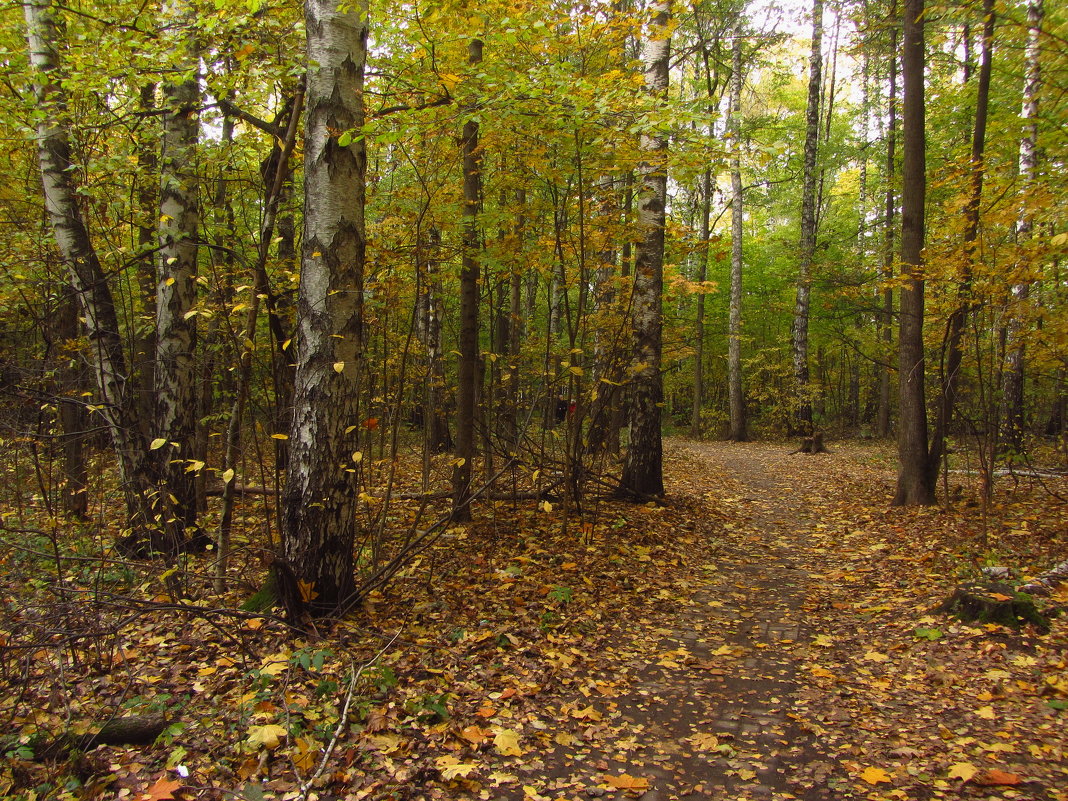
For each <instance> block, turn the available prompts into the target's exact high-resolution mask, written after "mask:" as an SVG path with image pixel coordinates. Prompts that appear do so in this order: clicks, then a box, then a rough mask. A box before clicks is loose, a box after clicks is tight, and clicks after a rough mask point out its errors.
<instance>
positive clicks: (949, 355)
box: [928, 0, 995, 475]
mask: <svg viewBox="0 0 1068 801" xmlns="http://www.w3.org/2000/svg"><path fill="white" fill-rule="evenodd" d="M983 14H984V16H985V20H984V22H983V50H982V55H981V56H980V61H979V81H978V86H977V87H976V100H975V126H974V128H973V129H972V154H971V165H970V166H971V175H970V179H971V180H970V184H971V185H970V187H969V194H968V203H967V205H966V206H965V207H964V241H963V243H962V244H963V251H964V253H963V255H964V265H963V268H962V271H961V276H960V289H959V295H960V299H959V303H958V305H957V308H955V309H954V310H953V312H952V313H951V314H950V316H949V321H948V323H947V326H946V342H945V356H944V363H943V364H942V369H941V371H940V376H939V378H940V383H941V386H940V392H939V397H938V408H937V411H936V417H935V426H934V431H933V433H932V436H931V450H930V454H929V456H928V460H929V462H930V464H929V465H928V470H929V471H930V472H932V473H934V474H936V475H937V473H938V469H939V465H940V464H941V462H942V457H943V456H944V455H945V452H946V439H947V438H948V437H949V429H950V426H951V425H952V422H953V410H954V407H955V406H956V403H957V385H958V382H959V373H960V366H961V362H962V361H963V358H964V349H963V348H962V346H961V341H962V339H963V337H964V326H965V323H966V322H967V319H968V314H969V313H970V311H971V308H972V298H971V290H972V272H973V265H974V264H975V251H976V248H977V246H978V242H979V207H980V203H981V202H982V199H983V176H984V174H985V172H986V165H985V164H984V161H983V159H984V149H985V146H986V120H987V107H988V105H989V101H990V72H991V61H992V54H991V50H992V48H993V43H994V25H995V17H994V0H983Z"/></svg>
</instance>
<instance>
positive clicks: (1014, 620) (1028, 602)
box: [937, 582, 1049, 633]
mask: <svg viewBox="0 0 1068 801" xmlns="http://www.w3.org/2000/svg"><path fill="white" fill-rule="evenodd" d="M937 611H939V612H943V613H946V614H950V615H954V616H955V617H958V618H960V619H961V620H963V621H964V622H965V623H997V624H1000V625H1002V626H1011V627H1013V628H1020V627H1021V626H1023V625H1024V624H1025V623H1031V624H1033V625H1034V626H1035V627H1036V628H1038V629H1039V631H1042V632H1043V633H1044V632H1047V631H1049V623H1048V622H1047V620H1046V619H1045V618H1044V617H1043V616H1042V614H1041V613H1040V612H1039V611H1038V608H1037V607H1036V606H1035V601H1034V599H1033V598H1032V597H1031V596H1030V595H1027V594H1025V593H1022V592H1016V590H1015V589H1013V588H1012V587H1010V586H1009V585H1008V584H1001V583H998V582H987V583H977V584H964V585H961V586H960V587H957V589H955V590H954V591H953V594H952V595H950V596H949V597H948V598H947V599H946V600H945V601H943V602H942V604H941V605H940V606H939V607H938V610H937Z"/></svg>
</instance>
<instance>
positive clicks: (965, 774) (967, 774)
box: [949, 762, 979, 782]
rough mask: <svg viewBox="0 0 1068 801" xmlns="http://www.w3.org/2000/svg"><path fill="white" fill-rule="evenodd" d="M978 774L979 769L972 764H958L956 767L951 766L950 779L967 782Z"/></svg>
mask: <svg viewBox="0 0 1068 801" xmlns="http://www.w3.org/2000/svg"><path fill="white" fill-rule="evenodd" d="M978 772H979V771H978V768H976V767H975V765H973V764H972V763H971V762H958V763H957V764H955V765H950V767H949V778H951V779H960V780H961V781H965V782H966V781H970V780H971V778H972V777H973V776H975V774H976V773H978Z"/></svg>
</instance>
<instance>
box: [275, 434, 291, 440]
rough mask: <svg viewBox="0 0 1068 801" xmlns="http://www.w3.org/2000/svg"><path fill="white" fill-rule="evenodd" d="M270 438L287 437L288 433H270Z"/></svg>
mask: <svg viewBox="0 0 1068 801" xmlns="http://www.w3.org/2000/svg"><path fill="white" fill-rule="evenodd" d="M271 439H289V434H271Z"/></svg>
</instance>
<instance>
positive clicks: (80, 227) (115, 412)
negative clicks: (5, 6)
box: [23, 0, 153, 541]
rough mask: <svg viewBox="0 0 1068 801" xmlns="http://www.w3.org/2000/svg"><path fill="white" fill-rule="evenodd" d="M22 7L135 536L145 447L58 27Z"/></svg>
mask: <svg viewBox="0 0 1068 801" xmlns="http://www.w3.org/2000/svg"><path fill="white" fill-rule="evenodd" d="M23 9H24V12H25V16H26V39H27V43H28V46H29V54H30V64H31V66H32V68H33V71H34V93H35V95H36V98H37V107H38V109H39V110H40V112H41V113H40V116H39V117H38V120H37V131H36V134H37V156H38V162H39V165H40V170H41V181H42V184H43V189H44V199H45V209H46V211H47V213H48V217H49V221H50V222H51V224H52V231H53V234H54V236H55V238H56V244H57V245H58V247H59V251H60V255H61V256H62V258H63V261H64V262H65V263H66V266H67V270H68V272H69V274H70V283H71V287H72V289H73V290H74V292H75V294H76V295H77V297H78V305H79V307H80V309H81V313H82V316H83V318H84V320H85V327H86V333H87V335H88V338H89V357H90V359H91V361H92V365H93V376H94V380H95V384H96V391H97V395H98V399H99V407H100V408H99V412H98V413H99V414H100V415H101V416H102V417H103V419H104V421H105V423H106V425H107V428H108V431H109V432H110V434H111V439H112V443H113V445H114V448H115V453H116V456H117V459H118V466H119V479H120V482H121V485H122V489H123V494H124V496H125V499H126V507H127V513H128V517H129V525H130V528H131V529H132V530H133V532H134V535H133V537H134V540H137V541H139V540H140V539H141V538H142V537H143V536H144V535H145V534H146V532H148V531H149V530H151V528H152V526H153V514H152V510H151V502H150V497H151V490H150V487H151V480H150V477H149V473H148V470H147V465H146V453H147V450H146V448H145V442H144V439H143V438H142V436H141V428H140V425H139V423H138V420H137V415H136V411H135V409H134V407H133V404H132V402H131V399H130V397H129V395H128V389H129V388H128V385H127V380H128V375H127V366H126V358H125V354H124V353H123V350H122V339H121V337H120V335H119V322H118V316H117V315H116V313H115V301H114V298H113V296H112V294H111V288H110V287H109V286H108V283H107V278H106V276H105V275H104V270H103V268H102V267H101V264H100V260H99V259H98V257H97V254H96V250H95V249H94V248H93V244H92V242H91V240H90V238H89V232H88V230H87V229H86V227H85V221H84V218H83V216H82V211H81V207H80V206H79V205H78V191H77V187H76V186H75V184H74V174H75V173H74V170H73V169H72V165H71V161H70V143H69V139H68V132H67V129H66V127H65V126H66V124H67V121H66V114H67V97H66V93H65V91H64V90H63V86H62V81H63V77H64V76H63V73H62V70H61V68H60V61H59V55H58V52H57V43H58V40H59V34H58V26H57V23H56V20H55V17H54V16H53V11H52V6H51V3H50V1H49V0H26V2H25V3H24V5H23Z"/></svg>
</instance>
